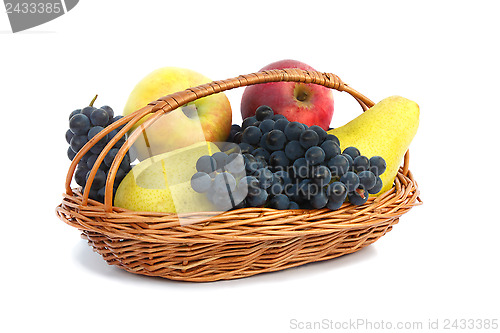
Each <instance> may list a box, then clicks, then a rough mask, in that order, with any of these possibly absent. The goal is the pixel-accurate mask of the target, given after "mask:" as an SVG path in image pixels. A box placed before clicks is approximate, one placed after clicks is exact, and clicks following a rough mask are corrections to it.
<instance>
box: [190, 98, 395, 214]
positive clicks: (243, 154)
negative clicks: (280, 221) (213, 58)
mask: <svg viewBox="0 0 500 333" xmlns="http://www.w3.org/2000/svg"><path fill="white" fill-rule="evenodd" d="M229 141H231V142H233V143H235V144H238V145H239V150H240V152H233V153H231V154H229V155H227V154H225V153H223V152H218V153H215V154H213V155H212V156H208V155H205V156H202V157H201V158H200V159H199V160H198V163H197V165H196V167H197V171H198V172H197V173H196V174H195V175H193V177H192V179H191V185H192V187H193V189H194V190H195V191H197V192H199V193H207V197H208V198H209V199H210V200H211V201H212V202H213V203H214V204H215V205H216V206H217V208H219V209H223V210H229V209H232V208H241V207H262V206H266V207H270V208H275V209H298V208H304V209H310V208H315V209H319V208H324V207H327V208H329V209H331V210H336V209H338V208H339V207H340V206H341V205H342V204H343V203H344V201H345V199H346V198H348V200H349V202H351V203H352V204H355V205H362V204H364V203H365V202H366V201H367V200H368V196H369V194H375V193H378V192H379V191H380V189H381V188H382V181H381V179H380V177H379V176H380V175H381V174H382V173H383V172H384V171H385V169H386V163H385V161H384V159H383V158H381V157H380V156H374V157H372V158H371V159H368V158H367V157H366V156H362V155H361V154H360V152H359V150H358V149H357V148H355V147H348V148H346V149H345V150H344V151H343V152H342V151H341V149H340V142H339V140H338V138H337V137H336V136H334V135H331V134H328V133H327V132H326V131H325V130H323V129H322V128H321V127H319V126H315V125H314V126H311V127H308V126H307V125H304V124H301V123H298V122H290V121H288V120H287V119H286V118H285V117H284V116H282V115H274V112H273V110H272V109H271V108H270V107H268V106H265V105H264V106H260V107H258V108H257V110H256V112H255V116H253V117H248V118H246V119H245V120H244V121H243V124H242V126H241V127H240V126H238V125H233V126H232V129H231V134H230V137H229ZM245 172H246V173H245ZM239 175H241V176H239Z"/></svg>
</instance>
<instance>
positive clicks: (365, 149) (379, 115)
mask: <svg viewBox="0 0 500 333" xmlns="http://www.w3.org/2000/svg"><path fill="white" fill-rule="evenodd" d="M419 115H420V109H419V106H418V104H417V103H415V102H413V101H411V100H409V99H406V98H404V97H401V96H391V97H388V98H385V99H383V100H382V101H380V102H379V103H377V104H375V105H374V106H373V107H372V108H370V109H369V110H367V111H365V112H364V113H363V114H361V115H360V116H358V117H357V118H355V119H353V120H352V121H350V122H349V123H347V124H345V125H344V126H342V127H339V128H335V129H333V130H330V131H328V133H329V134H333V135H335V136H336V137H337V138H339V140H340V148H341V149H342V151H344V149H345V148H347V147H350V146H353V147H356V148H358V149H359V151H360V152H361V155H364V156H366V157H368V158H370V157H372V156H381V157H383V158H384V159H385V161H386V163H387V169H386V171H385V172H384V173H383V174H382V175H381V176H380V178H381V179H382V183H383V187H382V189H381V190H380V192H379V193H378V194H381V193H383V192H385V191H387V190H389V189H390V188H391V187H392V186H393V183H394V179H395V177H396V174H397V172H398V169H399V166H400V165H401V162H402V160H403V157H404V155H405V153H406V151H407V150H408V146H409V145H410V142H411V141H412V140H413V137H414V136H415V133H417V128H418V123H419Z"/></svg>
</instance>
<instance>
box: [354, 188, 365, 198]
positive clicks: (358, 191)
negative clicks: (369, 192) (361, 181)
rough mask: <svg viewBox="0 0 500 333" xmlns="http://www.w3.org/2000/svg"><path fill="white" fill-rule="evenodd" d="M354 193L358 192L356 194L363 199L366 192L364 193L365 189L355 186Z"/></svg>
mask: <svg viewBox="0 0 500 333" xmlns="http://www.w3.org/2000/svg"><path fill="white" fill-rule="evenodd" d="M356 193H358V194H359V196H360V197H361V198H363V199H365V198H366V193H365V191H363V190H362V189H360V188H357V189H356Z"/></svg>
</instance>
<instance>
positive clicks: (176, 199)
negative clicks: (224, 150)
mask: <svg viewBox="0 0 500 333" xmlns="http://www.w3.org/2000/svg"><path fill="white" fill-rule="evenodd" d="M218 151H219V149H218V148H217V146H216V145H215V144H214V143H211V142H198V143H195V144H192V145H190V146H188V147H184V148H180V149H177V150H174V151H171V152H168V153H164V154H160V155H156V156H153V157H151V158H148V159H146V160H144V161H142V162H140V163H139V164H137V165H136V166H134V167H133V168H132V170H131V171H130V172H129V173H128V174H127V175H126V176H125V178H123V180H122V181H121V183H120V185H119V186H118V189H117V191H116V194H115V199H114V205H115V206H116V207H121V208H126V209H130V210H134V211H148V212H166V213H191V212H202V211H213V210H214V207H213V205H212V204H211V203H210V201H209V200H208V199H207V197H206V195H205V194H201V193H197V192H195V191H194V190H193V189H192V188H191V177H192V176H193V174H195V173H196V161H197V160H198V159H199V158H200V157H201V156H203V155H212V154H213V153H215V152H218Z"/></svg>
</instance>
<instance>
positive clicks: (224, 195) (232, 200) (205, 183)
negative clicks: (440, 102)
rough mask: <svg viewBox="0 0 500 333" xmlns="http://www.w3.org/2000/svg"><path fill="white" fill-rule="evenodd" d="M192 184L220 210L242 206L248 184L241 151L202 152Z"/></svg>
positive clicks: (243, 205) (194, 188)
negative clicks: (210, 153) (211, 153)
mask: <svg viewBox="0 0 500 333" xmlns="http://www.w3.org/2000/svg"><path fill="white" fill-rule="evenodd" d="M196 171H197V172H196V173H195V174H194V175H193V176H192V177H191V187H192V188H193V190H195V191H196V192H198V193H206V195H207V198H208V199H209V200H210V201H211V202H212V203H213V204H214V205H215V206H216V207H217V208H218V209H221V210H230V209H232V208H242V207H245V205H246V201H245V198H246V196H247V193H248V190H249V186H250V183H247V181H249V180H248V179H247V177H245V162H244V160H243V155H242V154H240V153H237V152H235V153H229V154H227V153H225V152H216V153H215V154H213V155H211V156H210V155H204V156H202V157H200V158H199V159H198V161H197V162H196Z"/></svg>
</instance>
